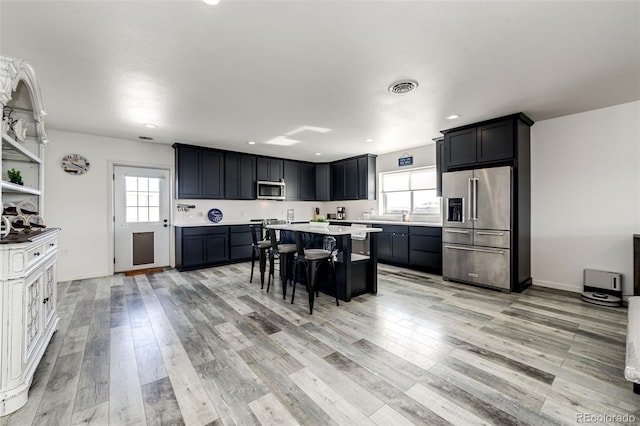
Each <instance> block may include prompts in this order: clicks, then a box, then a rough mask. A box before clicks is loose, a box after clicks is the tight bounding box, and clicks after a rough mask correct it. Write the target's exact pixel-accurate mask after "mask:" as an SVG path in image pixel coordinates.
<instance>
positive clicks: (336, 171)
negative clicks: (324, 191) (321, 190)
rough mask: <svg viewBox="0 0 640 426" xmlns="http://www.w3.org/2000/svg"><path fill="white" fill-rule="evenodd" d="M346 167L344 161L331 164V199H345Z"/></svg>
mask: <svg viewBox="0 0 640 426" xmlns="http://www.w3.org/2000/svg"><path fill="white" fill-rule="evenodd" d="M344 169H345V164H344V162H343V161H339V162H335V163H333V164H331V188H332V190H331V199H332V200H336V201H338V200H344V199H345V198H344Z"/></svg>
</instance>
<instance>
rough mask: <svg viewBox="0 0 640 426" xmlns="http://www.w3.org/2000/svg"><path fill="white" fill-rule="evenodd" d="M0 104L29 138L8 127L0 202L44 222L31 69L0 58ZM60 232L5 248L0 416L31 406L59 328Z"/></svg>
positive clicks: (23, 237)
mask: <svg viewBox="0 0 640 426" xmlns="http://www.w3.org/2000/svg"><path fill="white" fill-rule="evenodd" d="M0 104H1V105H2V107H3V110H4V107H5V106H9V107H11V108H12V113H13V118H14V119H21V120H23V123H24V124H25V125H26V138H18V137H16V136H15V134H13V135H12V134H11V132H10V130H11V129H9V126H8V125H7V122H5V120H3V122H2V128H1V130H2V132H1V133H2V146H1V153H2V167H1V168H0V172H1V176H2V179H1V180H0V186H1V188H2V191H1V194H2V195H1V198H0V201H2V202H3V203H7V202H9V203H13V204H16V203H19V202H20V201H30V202H32V203H33V204H34V205H35V206H36V209H37V210H38V212H39V213H40V215H41V216H43V217H44V215H43V202H42V201H43V200H42V195H43V184H44V177H43V159H44V155H43V154H44V146H45V145H46V143H47V138H46V133H45V130H44V117H45V115H46V114H45V111H44V108H43V106H42V99H41V95H40V87H39V86H38V82H37V80H36V78H35V74H34V72H33V69H32V68H31V66H30V65H29V63H27V62H26V61H23V60H17V59H11V58H6V57H2V56H0ZM20 139H23V140H20ZM9 168H16V169H18V170H20V171H21V172H23V175H24V176H23V178H24V184H23V185H18V184H14V183H10V182H7V181H6V179H7V172H6V170H7V169H9ZM0 207H1V205H0ZM58 231H59V230H58V229H48V228H47V229H44V230H41V231H40V230H38V231H29V232H23V233H19V234H15V235H9V236H6V237H3V238H2V239H1V240H0V416H4V415H6V414H9V413H11V412H13V411H16V410H17V409H19V408H20V407H22V406H23V405H24V404H26V402H27V398H28V392H29V387H30V386H31V382H32V380H33V374H34V373H35V370H36V367H37V366H38V363H39V362H40V359H41V358H42V356H43V355H44V352H45V349H46V348H47V345H48V344H49V341H50V340H51V337H52V336H53V333H54V332H55V331H56V329H57V327H58V321H59V317H58V315H57V312H56V294H57V280H56V254H57V251H58V243H57V235H58Z"/></svg>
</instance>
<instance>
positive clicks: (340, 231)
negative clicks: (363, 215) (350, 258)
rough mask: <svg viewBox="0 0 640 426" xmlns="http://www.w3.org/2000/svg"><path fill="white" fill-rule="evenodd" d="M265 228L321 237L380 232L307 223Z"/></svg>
mask: <svg viewBox="0 0 640 426" xmlns="http://www.w3.org/2000/svg"><path fill="white" fill-rule="evenodd" d="M267 228H273V229H281V230H283V231H294V232H295V231H298V232H309V233H312V234H322V235H351V234H364V233H369V232H382V229H380V228H364V227H357V226H341V225H329V226H318V225H310V224H308V223H294V224H290V225H288V224H284V225H267Z"/></svg>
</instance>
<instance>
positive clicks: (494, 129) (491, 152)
mask: <svg viewBox="0 0 640 426" xmlns="http://www.w3.org/2000/svg"><path fill="white" fill-rule="evenodd" d="M476 137H477V141H476V159H477V161H478V163H484V162H487V161H496V160H509V159H511V158H513V141H514V139H515V137H514V134H513V121H512V120H508V121H503V122H499V123H491V124H486V125H484V126H478V129H477V133H476Z"/></svg>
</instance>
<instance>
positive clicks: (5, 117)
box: [2, 106, 27, 142]
mask: <svg viewBox="0 0 640 426" xmlns="http://www.w3.org/2000/svg"><path fill="white" fill-rule="evenodd" d="M12 114H13V108H11V107H10V106H5V107H4V108H3V109H2V121H4V123H5V125H6V126H7V134H8V135H9V136H13V137H15V139H16V140H17V141H20V142H24V140H25V139H26V137H27V122H26V121H24V120H23V119H22V118H18V119H14V118H13V116H12Z"/></svg>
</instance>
